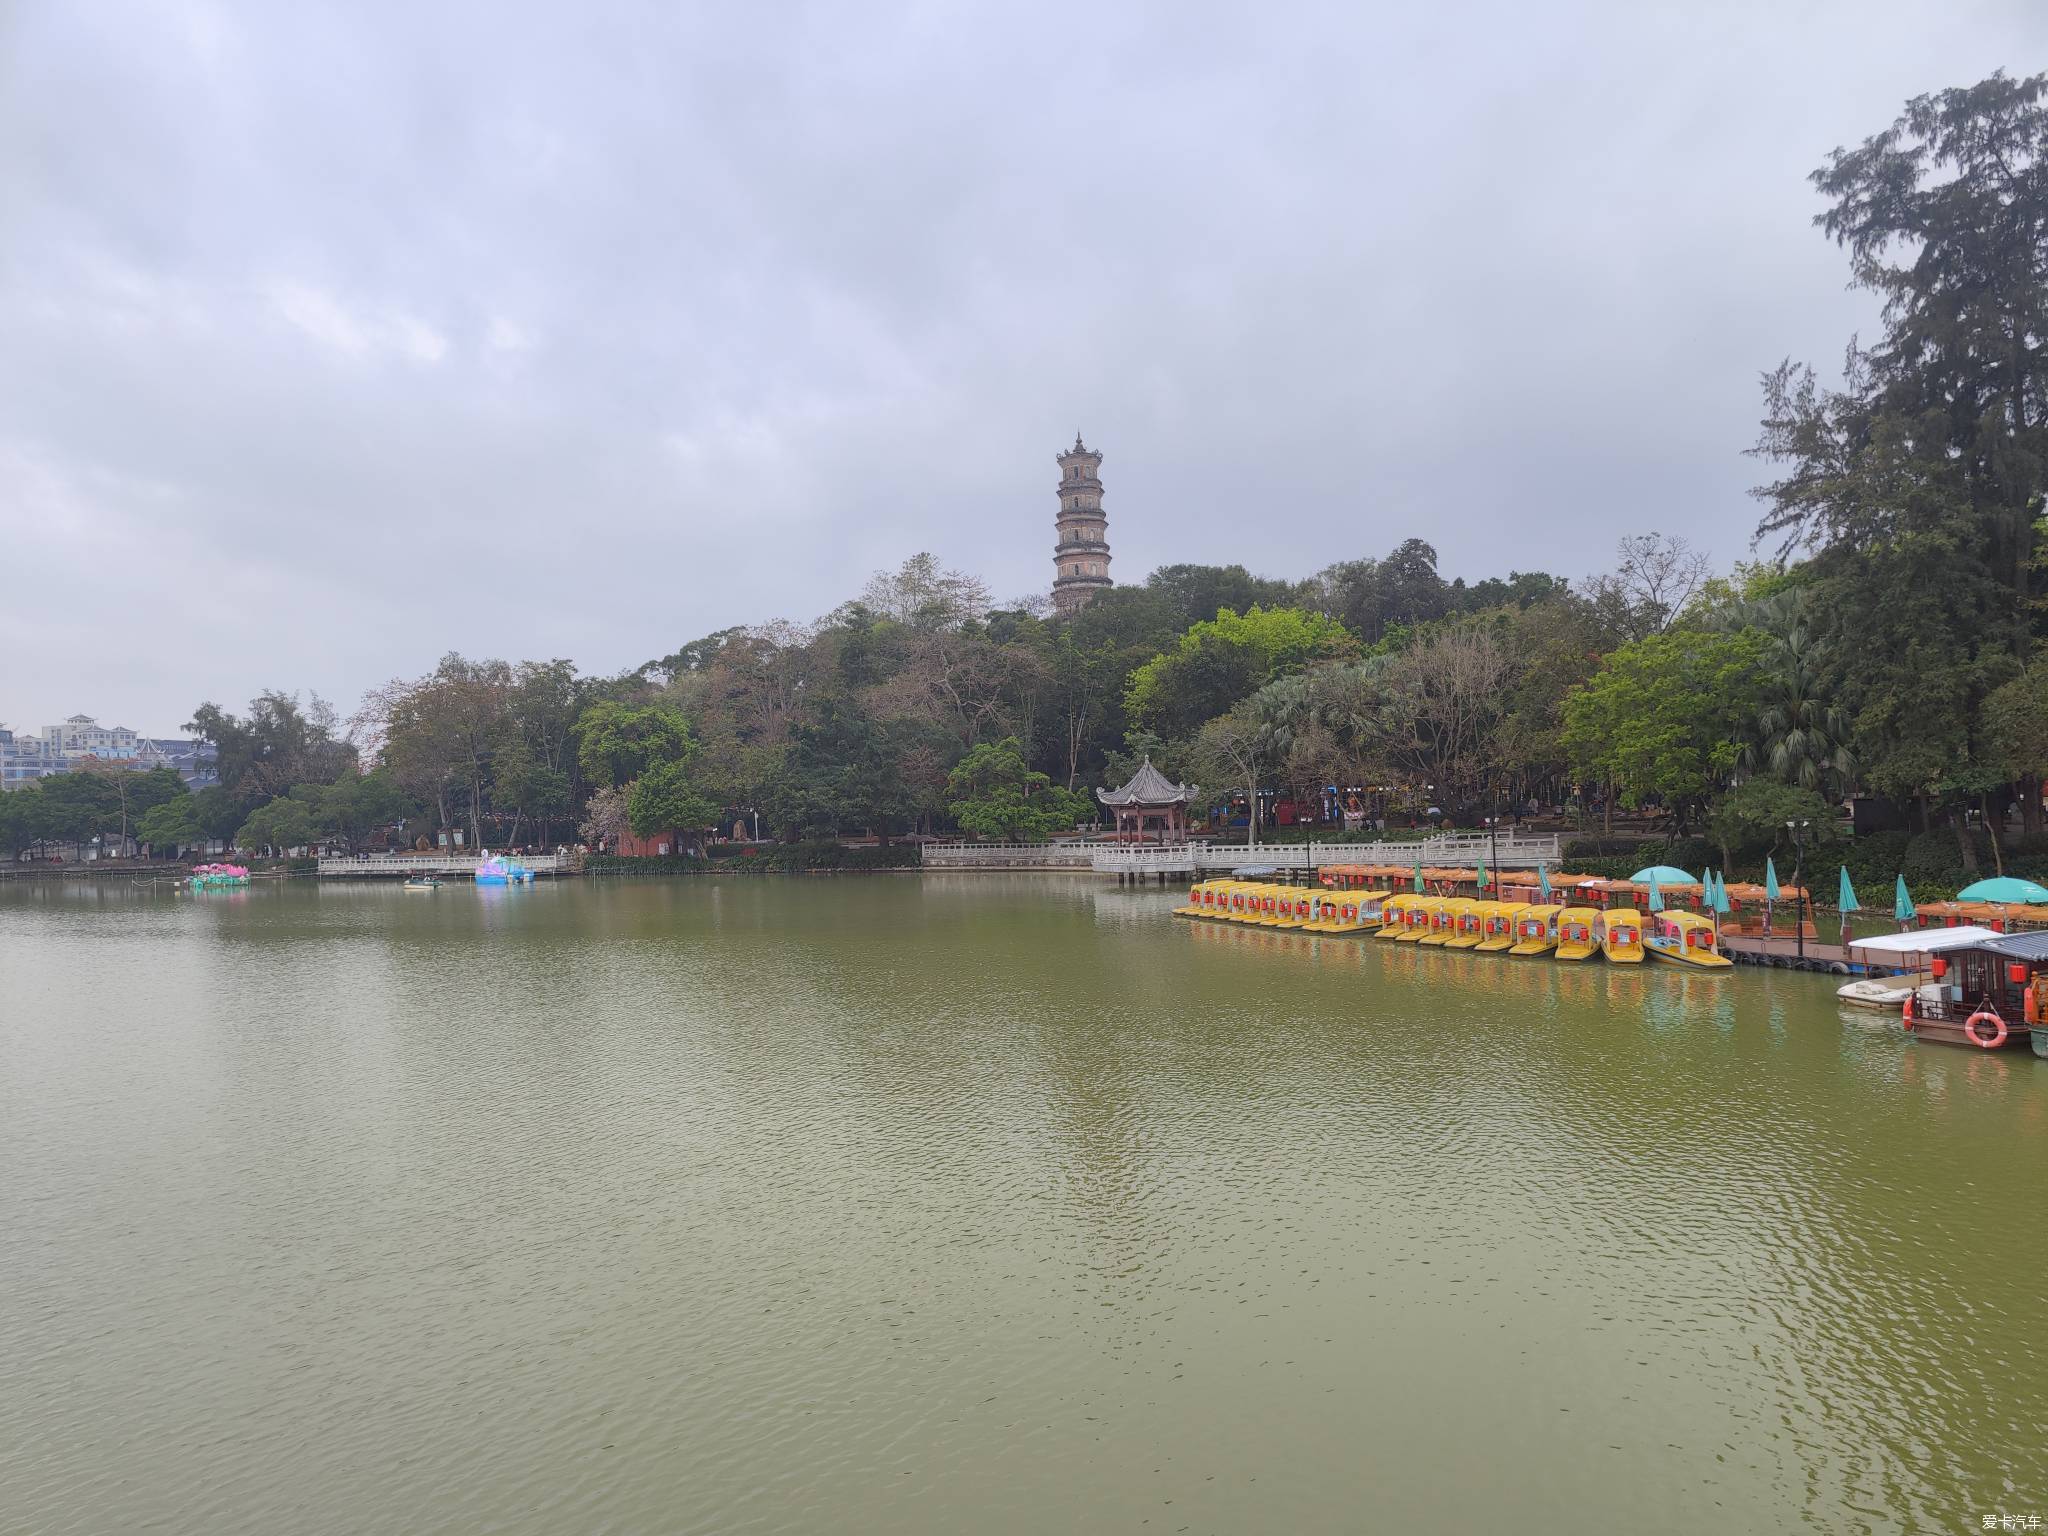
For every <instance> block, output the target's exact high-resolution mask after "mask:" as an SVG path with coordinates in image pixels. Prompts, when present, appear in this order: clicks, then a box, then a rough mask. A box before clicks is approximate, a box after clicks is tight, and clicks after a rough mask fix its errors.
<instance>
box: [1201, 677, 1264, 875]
mask: <svg viewBox="0 0 2048 1536" xmlns="http://www.w3.org/2000/svg"><path fill="white" fill-rule="evenodd" d="M1195 752H1196V755H1197V758H1198V759H1199V760H1200V761H1201V762H1202V763H1204V764H1205V765H1207V767H1208V768H1209V769H1210V770H1212V771H1213V772H1214V774H1215V776H1216V777H1217V778H1218V779H1220V780H1222V781H1223V782H1225V783H1231V782H1235V783H1239V784H1242V785H1244V795H1245V802H1246V806H1247V811H1246V815H1245V842H1246V844H1247V845H1249V844H1250V843H1252V842H1253V841H1254V840H1255V839H1256V838H1257V836H1258V831H1259V771H1260V770H1261V769H1262V768H1264V767H1265V766H1266V764H1267V763H1269V762H1270V761H1271V760H1272V756H1273V730H1272V727H1271V726H1269V725H1268V724H1267V723H1266V721H1265V720H1264V719H1263V718H1262V717H1261V716H1260V713H1259V710H1258V708H1257V707H1256V706H1255V705H1254V703H1253V702H1252V700H1250V699H1245V700H1243V701H1242V702H1241V703H1239V704H1237V705H1236V706H1235V707H1234V708H1232V709H1231V711H1230V712H1229V713H1228V714H1223V715H1218V716H1217V717H1216V718H1215V719H1214V720H1211V721H1210V722H1209V723H1208V724H1207V725H1205V726H1203V727H1202V729H1201V731H1200V733H1199V734H1198V735H1197V736H1196V737H1195Z"/></svg>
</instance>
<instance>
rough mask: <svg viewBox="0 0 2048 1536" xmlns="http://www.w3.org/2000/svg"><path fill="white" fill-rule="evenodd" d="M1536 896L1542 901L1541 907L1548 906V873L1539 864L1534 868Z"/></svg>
mask: <svg viewBox="0 0 2048 1536" xmlns="http://www.w3.org/2000/svg"><path fill="white" fill-rule="evenodd" d="M1536 894H1537V896H1538V897H1540V898H1541V899H1542V902H1543V905H1545V906H1548V905H1549V904H1550V871H1549V870H1547V869H1545V868H1544V867H1543V866H1542V865H1541V864H1538V865H1537V866H1536Z"/></svg>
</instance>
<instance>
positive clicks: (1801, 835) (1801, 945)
mask: <svg viewBox="0 0 2048 1536" xmlns="http://www.w3.org/2000/svg"><path fill="white" fill-rule="evenodd" d="M1812 825H1813V823H1812V822H1810V821H1788V822H1786V823H1785V829H1786V830H1787V831H1788V832H1790V833H1791V834H1792V884H1793V886H1794V888H1795V889H1797V890H1798V892H1799V917H1798V920H1797V922H1796V923H1795V924H1794V926H1793V930H1792V931H1793V933H1794V935H1795V936H1796V939H1797V947H1798V950H1799V958H1800V959H1802V960H1804V959H1805V958H1806V879H1805V875H1806V829H1807V828H1808V827H1810V826H1812Z"/></svg>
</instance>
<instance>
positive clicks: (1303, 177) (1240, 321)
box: [0, 0, 2048, 733]
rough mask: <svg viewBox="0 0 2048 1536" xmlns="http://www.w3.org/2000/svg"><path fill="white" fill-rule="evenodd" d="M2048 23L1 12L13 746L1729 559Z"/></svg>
mask: <svg viewBox="0 0 2048 1536" xmlns="http://www.w3.org/2000/svg"><path fill="white" fill-rule="evenodd" d="M2001 66H2002V67H2005V68H2007V69H2008V70H2010V71H2012V72H2015V73H2030V72H2033V71H2036V70H2039V69H2042V68H2044V67H2048V7H2043V6H2041V5H2040V4H2039V3H2037V0H1943V3H1935V0H1921V3H1917V4H1907V3H1893V0H1843V3H1820V0H1806V3H1801V0H1773V3H1769V4H1757V5H1748V4H1740V3H1733V0H1721V3H1716V4H1711V5H1701V4H1691V5H1680V4H1659V3H1643V0H1617V3H1613V4H1600V5H1577V6H1574V5H1569V4H1557V5H1548V6H1532V5H1529V4H1527V3H1525V0H1500V3H1495V4H1467V5H1436V6H1392V5H1378V6H1366V5H1358V4H1345V5H1332V6H1329V7H1306V6H1304V7H1299V8H1295V9H1292V10H1289V9H1287V8H1282V7H1261V6H1244V5H1235V6H1228V7H1224V6H1214V7H1212V6H1207V5H1200V4H1189V3H1187V0H1174V3H1171V4H1158V5H1102V4H1095V5H1079V6H1063V5H1057V4H1046V3H1039V4H1034V5H1030V6H1013V7H1005V8H1000V9H999V8H996V7H990V6H969V5H940V4H922V5H920V4H907V5H890V4H882V3H878V4H869V5H860V6H844V5H818V6H814V7H794V6H791V7H768V6H744V5H742V6H731V5H725V6H699V7H690V6H683V5H674V6H671V5H657V4H649V5H646V6H644V7H642V6H627V5H604V4H593V5H588V6H583V5H549V6H540V5H526V4H505V3H493V4H489V5H477V6H474V7H469V8H464V7H459V6H441V5H434V6H423V5H418V4H412V3H404V4H383V3H368V0H348V3H346V4H341V5H335V6H332V7H321V6H316V5H310V4H297V3H295V4H291V5H268V4H239V5H224V6H211V5H205V4H197V3H183V4H163V5H149V4H140V3H138V4H131V5H56V4H52V5H36V4H32V3H28V0H20V3H10V0H0V571H4V573H5V575H4V579H0V721H4V722H6V723H8V724H11V725H14V726H15V727H17V728H22V727H27V728H31V729H32V728H34V727H35V726H38V725H41V724H45V723H48V722H52V721H55V720H58V719H61V718H62V717H63V716H65V715H67V714H70V713H73V712H74V711H83V712H86V713H89V714H94V715H97V716H98V717H99V718H100V719H101V720H102V721H105V722H120V723H124V724H128V725H132V726H134V727H136V728H137V729H141V730H145V731H148V732H154V733H166V732H171V731H174V730H175V729H176V728H177V727H178V726H179V725H180V724H181V723H182V722H183V721H184V720H185V719H186V718H187V717H188V715H189V714H190V711H191V709H192V706H193V705H195V704H196V703H198V702H199V701H200V700H201V699H206V698H212V699H217V700H220V701H222V702H223V703H226V704H228V705H230V706H231V707H235V708H238V709H239V708H240V707H241V705H242V703H243V701H245V700H246V699H247V698H248V697H249V696H250V695H251V694H253V693H254V692H256V691H258V690H259V689H262V688H265V687H279V688H284V689H288V690H289V689H309V688H310V689H318V690H319V691H320V692H322V693H324V694H326V695H328V696H329V697H330V698H333V699H334V700H336V701H337V702H338V703H339V704H340V705H341V706H342V708H343V710H344V711H346V710H348V709H350V708H352V707H353V705H354V703H355V701H356V699H357V697H358V696H359V695H360V694H361V692H362V691H363V689H364V688H365V687H367V686H370V685H373V684H375V683H378V682H380V681H382V680H384V679H386V678H389V677H392V676H395V675H406V676H412V675H417V674H419V673H421V672H424V671H426V670H428V669H429V668H430V667H431V666H432V665H433V663H434V662H435V660H436V659H437V658H438V657H439V656H440V655H441V653H442V652H444V651H447V650H450V649H456V650H461V651H464V652H466V653H469V654H472V655H501V656H505V657H508V658H511V659H519V658H522V657H537V658H545V657H551V656H570V657H573V658H575V659H576V661H577V662H578V663H580V664H581V665H582V666H583V667H584V669H585V670H587V671H595V672H610V671H616V670H618V669H620V668H622V667H629V666H634V665H637V664H638V663H640V662H642V661H644V660H646V659H648V658H649V657H652V656H657V655H661V654H663V653H665V652H667V651H669V650H671V649H673V648H674V647H675V646H676V645H678V644H680V643H681V642H683V641H686V640H689V639H692V638H694V637H696V636H699V635H702V634H704V633H707V632H709V631H711V630H715V629H718V628H721V627H723V626H725V625H729V624H735V623H747V622H755V621H760V620H766V619H769V618H774V617H788V618H795V619H808V618H810V617H813V616H815V615H817V614H819V613H821V612H824V611H826V610H828V609H830V608H831V607H833V606H834V605H835V604H837V603H838V602H840V601H841V600H843V599H844V598H846V597H848V596H850V595H852V594H853V593H855V592H856V591H857V590H858V589H859V587H860V585H861V583H862V581H863V579H864V578H865V577H866V575H867V574H868V573H869V572H870V571H871V570H874V569H876V568H878V567H882V566H885V565H893V564H895V563H897V562H899V561H900V560H902V559H903V558H904V557H906V556H908V555H910V554H913V553H915V552H916V551H918V550H921V549H929V550H932V551H933V552H935V553H936V554H938V555H939V556H940V557H941V558H942V559H943V560H944V561H945V562H946V563H948V564H951V565H955V566H958V567H961V568H963V569H967V570H971V571H975V572H978V573H979V574H981V575H982V576H983V577H985V578H986V579H987V580H988V582H989V584H990V585H991V587H992V588H993V589H994V590H995V592H996V593H997V595H998V596H999V597H1012V596H1017V595H1021V594H1025V593H1028V592H1036V591H1041V590H1043V589H1044V588H1045V587H1046V586H1047V585H1048V584H1049V581H1050V575H1051V547H1052V514H1053V510H1054V495H1053V484H1054V477H1055V473H1056V472H1055V470H1054V467H1053V463H1052V458H1053V455H1054V453H1055V452H1057V451H1058V450H1059V449H1060V448H1061V447H1062V446H1064V445H1065V444H1067V443H1069V442H1071V441H1072V439H1073V435H1074V432H1075V430H1076V429H1077V428H1078V429H1080V430H1081V431H1083V432H1085V433H1086V435H1087V438H1088V441H1089V443H1090V444H1091V445H1093V446H1096V447H1099V448H1101V449H1102V450H1103V451H1104V453H1105V455H1106V457H1105V460H1104V464H1103V480H1104V485H1105V487H1106V497H1105V505H1106V507H1107V509H1108V511H1109V514H1110V524H1109V526H1110V538H1111V542H1112V546H1113V548H1114V550H1115V556H1116V563H1115V571H1116V574H1117V575H1118V576H1119V577H1120V578H1121V579H1123V580H1126V581H1134V580H1139V579H1142V578H1143V576H1144V574H1145V573H1146V572H1147V571H1149V570H1151V569H1152V568H1153V567H1154V566H1156V565H1159V564H1162V563H1165V562H1168V561H1179V560H1191V561H1204V562H1217V563H1223V562H1230V561H1241V562H1243V563H1245V564H1247V565H1249V566H1251V567H1252V568H1253V569H1254V570H1257V571H1261V572H1264V573H1268V574H1272V575H1283V576H1299V575H1303V574H1305V573H1307V572H1309V571H1311V570H1314V569H1317V568H1319V567H1321V566H1323V565H1325V564H1328V563H1329V562H1330V561H1332V560H1335V559H1340V558H1348V557H1354V556H1358V555H1371V554H1379V553H1383V552H1384V551H1385V550H1387V549H1388V548H1390V547H1392V546H1393V545H1394V544H1396V543H1398V542H1399V541H1400V540H1402V539H1404V538H1407V537H1410V536H1415V535H1420V536H1422V537H1424V538H1427V539H1429V540H1430V541H1431V542H1432V543H1434V544H1435V545H1436V547H1437V549H1438V551H1439V553H1440V555H1441V557H1442V568H1443V570H1444V572H1445V574H1446V575H1453V576H1456V575H1462V576H1466V577H1479V576H1484V575H1488V574H1493V573H1501V572H1505V571H1506V570H1508V569H1510V568H1521V569H1532V568H1542V569H1550V570H1557V571H1561V572H1564V573H1566V574H1578V573H1583V572H1585V571H1588V570H1591V569H1596V568H1599V567H1601V566H1602V565H1603V564H1604V563H1605V559H1606V556H1607V554H1608V553H1609V551H1611V549H1612V546H1613V543H1614V540H1615V538H1616V537H1617V536H1619V535H1620V534H1622V533H1624V532H1630V531H1638V530H1646V529H1661V530H1665V531H1669V532H1673V533H1683V534H1685V535H1686V536H1687V537H1690V538H1692V539H1694V540H1695V541H1696V542H1700V543H1703V544H1705V545H1707V546H1708V547H1710V548H1711V549H1712V550H1713V552H1714V553H1715V554H1716V556H1717V557H1719V558H1721V559H1722V560H1723V561H1731V560H1733V559H1735V558H1737V557H1738V556H1740V555H1742V554H1743V553H1744V551H1745V549H1746V546H1747V543H1748V540H1749V536H1750V533H1751V531H1752V530H1753V527H1754V524H1755V510H1754V504H1753V503H1751V502H1750V501H1749V500H1748V499H1747V498H1746V496H1745V495H1744V490H1745V488H1746V487H1747V486H1749V485H1750V484H1752V483H1754V482H1755V481H1756V480H1757V479H1758V478H1760V477H1761V473H1762V471H1761V468H1760V466H1758V465H1757V464H1756V463H1754V462H1753V461H1750V460H1747V459H1745V458H1743V457H1742V450H1743V449H1744V448H1745V447H1747V446H1748V444H1749V443H1750V442H1751V441H1752V439H1753V437H1754V435H1755V421H1756V415H1757V385H1756V378H1757V374H1758V372H1759V371H1760V370H1762V369H1764V368H1766V367H1768V366H1770V365H1771V364H1773V363H1775V362H1776V361H1777V360H1778V359H1779V358H1781V357H1783V356H1785V355H1787V354H1791V355H1794V356H1799V357H1805V358H1809V359H1811V360H1813V361H1814V362H1816V363H1818V364H1821V365H1824V366H1826V367H1829V368H1832V367H1833V366H1834V365H1835V364H1836V363H1837V362H1838V360H1839V358H1840V355H1841V349H1842V346H1843V343H1844V342H1845V341H1846V339H1847V338H1848V336H1849V335H1850V333H1851V332H1852V331H1854V330H1856V329H1858V328H1859V327H1860V328H1863V329H1865V330H1868V329H1869V327H1870V324H1871V309H1870V305H1869V303H1868V301H1867V300H1866V299H1865V298H1863V297H1862V296H1859V295H1854V294H1850V293H1847V292H1845V290H1844V287H1843V279H1844V275H1845V266H1844V262H1843V259H1842V256H1841V253H1840V252H1838V251H1837V250H1835V249H1834V248H1833V247H1832V246H1830V245H1829V244H1828V243H1827V241H1826V240H1825V239H1824V238H1823V237H1822V236H1821V235H1820V233H1819V232H1818V231H1816V230H1815V229H1813V228H1812V227H1811V225H1810V222H1809V221H1810V218H1811V216H1812V214H1813V213H1814V212H1815V211H1816V208H1817V207H1818V204H1817V201H1816V198H1815V196H1814V194H1813V192H1812V189H1811V188H1810V187H1809V186H1808V185H1807V183H1806V181H1805V179H1804V178H1805V175H1806V173H1807V172H1808V171H1809V170H1811V169H1812V168H1813V167H1815V166H1816V165H1817V164H1819V163H1820V161H1821V159H1822V158H1823V156H1824V155H1825V154H1826V152H1827V151H1828V150H1829V149H1830V148H1832V147H1833V146H1835V145H1837V144H1844V143H1851V142H1854V141H1856V140H1859V139H1861V138H1862V137H1863V136H1864V135H1866V134H1868V133H1871V132H1873V131H1876V130H1877V129H1879V128H1882V127H1883V126H1885V125H1886V124H1887V123H1889V122H1890V121H1891V119H1892V118H1893V117H1894V116H1895V115H1896V114H1897V111H1898V109H1899V107H1900V105H1901V104H1902V102H1903V101H1904V100H1905V98H1906V97H1908V96H1910V95H1913V94H1915V93H1917V92H1921V91H1925V90H1932V89H1938V88H1940V87H1943V86H1948V85H1955V84H1965V83H1969V82H1972V81H1975V80H1977V79H1979V78H1981V77H1982V76H1984V75H1986V74H1988V73H1990V72H1991V71H1992V70H1993V69H1995V68H1999V67H2001Z"/></svg>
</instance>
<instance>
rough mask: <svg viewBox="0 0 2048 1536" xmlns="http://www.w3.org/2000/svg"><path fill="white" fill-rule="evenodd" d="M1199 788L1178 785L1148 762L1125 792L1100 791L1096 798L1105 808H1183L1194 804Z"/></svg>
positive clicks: (1189, 785)
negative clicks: (1162, 806)
mask: <svg viewBox="0 0 2048 1536" xmlns="http://www.w3.org/2000/svg"><path fill="white" fill-rule="evenodd" d="M1197 788H1199V786H1198V785H1194V784H1176V783H1174V782H1173V781H1172V780H1171V779H1169V778H1168V777H1167V776H1166V775H1165V774H1163V773H1161V772H1160V771H1159V770H1158V769H1157V768H1154V767H1153V766H1152V759H1151V758H1149V757H1148V758H1146V759H1145V761H1144V762H1142V763H1141V764H1139V765H1138V771H1137V772H1136V773H1134V774H1132V775H1131V782H1130V783H1128V784H1126V785H1125V786H1124V787H1123V788H1122V789H1098V790H1097V791H1095V798H1096V799H1098V800H1100V801H1101V802H1102V803H1103V804H1104V805H1181V804H1185V803H1186V802H1187V801H1189V800H1192V799H1193V798H1194V795H1195V791H1196V789H1197Z"/></svg>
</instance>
